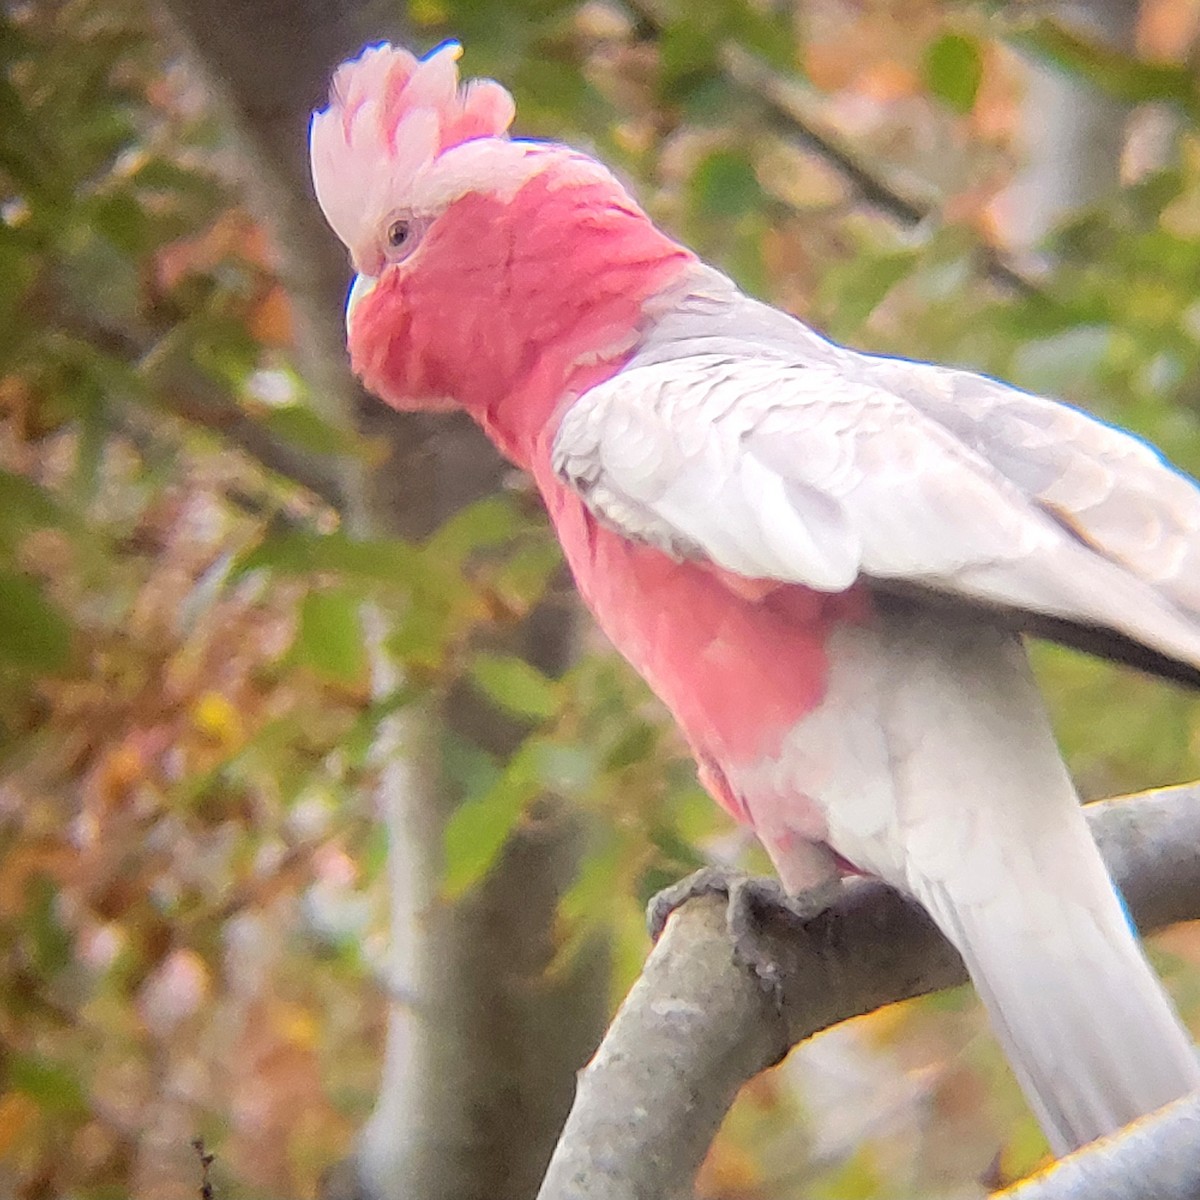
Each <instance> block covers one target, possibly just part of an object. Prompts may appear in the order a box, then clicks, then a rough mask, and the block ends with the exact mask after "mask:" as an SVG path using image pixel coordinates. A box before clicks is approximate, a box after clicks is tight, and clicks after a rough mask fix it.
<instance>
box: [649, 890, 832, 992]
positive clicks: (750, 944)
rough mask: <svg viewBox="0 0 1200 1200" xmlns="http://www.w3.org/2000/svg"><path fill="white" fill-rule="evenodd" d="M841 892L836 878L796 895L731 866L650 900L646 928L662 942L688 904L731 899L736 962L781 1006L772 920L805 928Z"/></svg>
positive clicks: (728, 924)
mask: <svg viewBox="0 0 1200 1200" xmlns="http://www.w3.org/2000/svg"><path fill="white" fill-rule="evenodd" d="M840 888H841V884H840V882H839V881H838V880H836V879H835V880H831V881H830V882H829V883H828V884H822V885H819V886H818V887H815V888H813V889H811V890H810V891H806V892H802V893H801V894H800V895H799V896H791V895H789V894H788V893H787V892H786V891H784V888H783V885H782V884H781V883H780V882H779V880H777V879H770V878H767V877H765V876H761V875H747V874H746V873H745V872H744V871H734V870H731V869H729V868H726V867H701V868H700V870H698V871H695V872H693V873H692V874H691V875H689V876H688V877H687V878H686V879H681V880H680V881H679V882H678V883H676V884H672V885H671V886H670V887H668V888H664V889H663V890H662V891H661V892H659V893H658V894H657V895H656V896H654V897H653V899H651V901H650V903H649V905H648V906H647V908H646V924H647V926H648V927H649V930H650V936H651V938H653V939H654V940H655V941H658V939H659V936H660V935H661V934H662V931H663V928H664V926H665V925H666V923H667V918H668V917H669V916H670V915H671V914H672V913H673V912H674V911H675V909H677V908H679V907H680V906H681V905H683V904H684V903H686V902H687V901H688V900H691V899H692V898H693V897H696V896H709V895H719V896H724V897H726V901H727V903H726V908H725V925H726V928H727V929H728V930H729V940H730V944H731V946H732V949H733V957H734V960H735V961H736V962H738V963H739V964H741V965H742V966H743V967H745V968H746V970H748V971H749V972H750V973H751V974H752V975H753V976H754V977H755V979H757V980H758V981H759V983H760V984H761V985H762V987H763V988H764V990H766V991H767V992H769V993H770V994H771V995H772V996H773V997H774V998H775V1000H776V1002H777V1003H781V1002H782V998H783V994H782V987H783V971H782V968H781V967H780V965H779V962H778V960H777V959H776V957H775V955H774V954H772V953H771V951H770V949H769V947H768V944H767V941H766V938H765V937H764V931H765V927H766V925H767V923H768V920H782V921H783V922H785V923H787V924H791V925H806V924H807V923H808V922H809V921H811V920H812V919H813V918H814V917H816V916H819V915H820V914H821V913H823V912H824V911H825V910H826V909H827V908H828V907H829V906H830V905H831V904H832V903H833V901H834V900H835V899H836V898H837V895H838V892H839V890H840Z"/></svg>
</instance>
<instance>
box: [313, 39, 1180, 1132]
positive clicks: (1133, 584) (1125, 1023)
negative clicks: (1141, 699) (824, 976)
mask: <svg viewBox="0 0 1200 1200" xmlns="http://www.w3.org/2000/svg"><path fill="white" fill-rule="evenodd" d="M459 54H460V50H459V48H458V46H457V45H454V44H448V45H444V46H442V47H441V48H439V49H438V50H436V51H434V52H433V53H431V54H430V55H428V56H427V57H426V58H424V59H422V60H420V61H418V60H417V59H416V58H414V57H413V56H412V55H411V54H409V53H407V52H406V51H404V50H402V49H398V48H393V47H391V46H388V45H379V46H374V47H371V48H369V49H367V50H365V51H364V52H363V54H362V55H361V56H360V57H359V58H357V59H356V60H354V61H353V62H349V63H346V64H345V65H343V66H342V67H341V68H340V69H339V70H338V71H337V73H336V75H335V76H334V79H333V85H332V89H331V92H330V99H329V106H328V107H327V108H326V109H324V110H323V111H321V112H319V113H317V114H316V115H315V116H314V117H313V122H312V131H311V150H312V167H313V177H314V180H315V185H316V193H317V197H318V200H319V202H320V204H321V207H322V208H323V210H324V212H325V215H326V217H327V219H328V220H329V223H330V224H331V225H332V226H333V228H334V230H335V231H336V232H337V234H338V236H339V237H340V238H341V239H342V241H343V242H344V243H345V244H346V246H347V247H348V248H349V251H350V255H351V258H352V260H353V264H354V268H355V270H356V271H357V273H358V275H357V278H356V280H355V282H354V285H353V289H352V291H351V293H350V297H349V301H348V306H347V312H346V323H347V329H348V338H349V348H350V355H351V359H352V363H353V367H354V370H355V371H356V372H357V373H358V375H359V376H360V377H361V378H362V380H363V382H364V383H365V385H366V386H367V387H368V388H370V389H371V390H372V391H374V392H376V393H377V394H378V395H379V396H381V397H382V398H383V399H384V400H385V401H387V402H388V403H389V404H392V405H394V406H396V407H397V408H401V409H447V408H464V409H466V410H467V412H469V413H470V414H471V415H472V416H473V417H474V418H475V419H476V420H477V421H478V422H479V423H480V424H481V425H482V426H483V428H484V429H485V430H486V431H487V433H488V434H489V435H490V436H491V438H492V440H493V441H494V442H495V443H496V445H497V446H498V447H499V448H500V450H501V451H502V452H503V453H504V454H505V455H507V456H508V457H509V458H510V459H511V460H512V461H513V462H515V463H517V464H518V465H519V466H521V467H523V468H524V469H525V470H527V471H528V472H530V473H531V474H532V476H533V478H534V480H535V481H536V483H537V486H538V488H539V490H540V492H541V495H542V497H543V499H544V501H545V505H546V508H547V510H548V512H549V515H550V519H551V521H552V522H553V524H554V528H555V530H556V532H557V534H558V537H559V540H560V541H561V543H562V547H563V551H564V553H565V555H566V558H567V561H568V563H569V564H570V567H571V570H572V571H573V573H574V576H575V581H576V583H577V585H578V589H579V593H580V595H581V596H582V597H583V599H584V601H585V602H586V603H587V605H588V607H589V608H590V609H591V610H592V612H593V613H594V614H595V617H596V619H597V621H598V622H599V624H600V625H601V627H602V628H603V629H604V631H605V632H606V633H607V635H608V636H609V638H610V639H611V640H612V642H613V643H614V645H615V646H616V647H617V648H618V649H619V650H620V652H621V653H622V654H623V655H624V656H625V657H626V658H627V659H628V660H629V661H630V662H631V663H632V664H633V666H634V667H635V668H636V669H637V670H638V671H639V672H640V673H641V674H642V675H643V676H644V677H645V678H646V679H647V680H648V682H649V683H650V685H651V687H652V688H653V689H654V691H655V692H656V693H657V694H658V696H659V697H661V699H662V700H663V701H664V702H665V704H666V705H667V707H668V708H669V709H670V710H671V712H672V713H673V714H674V716H675V718H676V720H677V721H678V723H679V725H680V727H681V729H682V731H683V733H684V734H685V736H686V738H687V740H688V742H689V744H690V746H691V748H692V750H693V752H694V753H695V756H696V760H697V762H698V764H699V768H700V774H701V778H702V780H703V782H704V784H705V786H706V787H707V788H708V789H709V790H710V791H711V792H712V794H713V795H714V796H715V797H716V799H717V800H719V801H720V802H721V803H722V804H723V805H725V807H726V808H728V809H729V810H730V812H732V813H733V814H734V816H736V817H737V818H738V819H739V820H741V821H744V822H747V823H748V824H749V825H751V826H752V827H753V829H754V830H755V832H756V834H757V835H758V837H759V838H760V839H761V841H762V843H763V845H764V846H765V847H766V849H767V851H768V853H769V854H770V856H771V859H772V861H773V862H774V864H775V866H776V868H777V870H778V872H779V875H780V878H781V880H782V881H783V884H784V885H785V887H786V888H787V890H788V891H789V892H790V893H792V894H800V893H805V892H808V891H812V890H815V891H816V892H818V893H820V892H822V891H823V890H824V889H827V888H828V886H829V885H830V884H831V883H834V882H836V881H837V880H838V878H839V876H840V875H841V874H842V873H844V872H845V871H847V870H853V871H855V872H859V873H863V874H869V875H874V876H877V877H879V878H881V879H884V880H886V881H887V882H888V883H890V884H892V885H893V886H895V887H896V888H898V889H900V890H901V891H903V892H905V893H907V894H908V895H910V896H912V897H915V899H916V900H917V901H919V902H920V904H921V905H923V906H924V908H925V909H926V910H927V911H928V912H929V914H930V915H931V916H932V918H933V919H934V921H936V922H937V924H938V926H939V927H940V928H941V929H942V931H943V932H944V933H945V934H946V936H947V937H948V938H949V939H950V940H951V941H952V942H953V943H954V945H955V946H956V947H957V948H958V949H959V951H960V952H961V954H962V956H963V958H964V960H965V961H966V964H967V967H968V969H969V971H970V974H971V977H972V979H973V980H974V983H975V986H976V988H977V989H978V991H979V993H980V995H981V996H982V997H983V1000H984V1002H985V1004H986V1005H987V1008H988V1010H989V1013H990V1016H991V1020H992V1023H993V1025H994V1027H995V1029H996V1032H997V1034H998V1035H999V1037H1000V1039H1001V1041H1002V1042H1003V1044H1004V1047H1005V1049H1006V1051H1007V1053H1008V1056H1009V1059H1010V1061H1011V1063H1012V1065H1013V1068H1014V1070H1015V1072H1016V1074H1017V1077H1018V1079H1019V1081H1020V1083H1021V1085H1022V1087H1023V1088H1024V1090H1025V1093H1026V1095H1027V1097H1028V1099H1029V1102H1030V1104H1031V1105H1032V1106H1033V1108H1034V1110H1035V1111H1036V1114H1037V1116H1038V1118H1039V1120H1040V1122H1041V1124H1042V1126H1043V1128H1044V1129H1045V1131H1046V1134H1047V1136H1048V1138H1049V1140H1050V1142H1051V1144H1052V1145H1053V1147H1054V1148H1055V1150H1056V1151H1059V1152H1064V1151H1067V1150H1069V1149H1071V1148H1073V1147H1076V1146H1078V1145H1081V1144H1082V1143H1085V1142H1087V1141H1089V1140H1091V1139H1093V1138H1095V1137H1097V1136H1099V1135H1101V1134H1104V1133H1107V1132H1110V1131H1112V1130H1114V1129H1116V1128H1118V1127H1120V1126H1121V1125H1124V1124H1125V1123H1127V1122H1128V1121H1130V1120H1132V1119H1133V1118H1135V1117H1137V1116H1139V1115H1140V1114H1143V1113H1145V1112H1147V1111H1149V1110H1151V1109H1153V1108H1156V1107H1157V1106H1159V1105H1161V1104H1163V1103H1165V1102H1167V1101H1170V1100H1172V1099H1175V1098H1176V1097H1178V1096H1180V1095H1182V1094H1184V1093H1186V1092H1189V1091H1191V1090H1193V1089H1196V1088H1200V1067H1198V1065H1197V1057H1196V1053H1195V1050H1194V1048H1193V1046H1192V1044H1191V1042H1190V1039H1189V1037H1188V1035H1187V1033H1186V1032H1185V1030H1184V1029H1183V1027H1182V1025H1181V1024H1180V1022H1179V1019H1178V1017H1177V1016H1176V1014H1175V1013H1174V1011H1173V1009H1172V1007H1171V1004H1170V1002H1169V1000H1168V999H1167V997H1166V995H1165V994H1164V992H1163V990H1162V988H1161V986H1160V984H1159V981H1158V980H1157V978H1156V977H1155V975H1154V974H1153V972H1152V971H1151V969H1150V967H1149V965H1148V964H1147V962H1146V959H1145V958H1144V956H1143V954H1142V951H1141V949H1140V947H1139V944H1138V942H1137V940H1136V938H1135V936H1134V934H1133V933H1132V932H1131V929H1130V925H1129V922H1128V920H1127V917H1126V914H1125V912H1124V910H1123V907H1122V904H1121V901H1120V900H1119V898H1118V896H1117V894H1116V892H1115V891H1114V889H1113V886H1112V884H1111V882H1110V880H1109V878H1108V875H1107V874H1106V872H1105V869H1104V866H1103V864H1102V862H1101V859H1100V857H1099V854H1098V853H1097V850H1096V847H1095V845H1094V843H1093V841H1092V839H1091V837H1090V835H1089V833H1088V830H1087V827H1086V824H1085V822H1084V818H1083V815H1082V812H1081V810H1080V807H1079V802H1078V799H1077V796H1076V793H1075V790H1074V787H1073V786H1072V783H1071V780H1070V778H1069V777H1068V774H1067V771H1066V769H1065V767H1064V765H1063V762H1062V759H1061V757H1060V755H1059V753H1058V750H1057V748H1056V746H1055V742H1054V738H1053V736H1052V733H1051V729H1050V725H1049V722H1048V720H1047V717H1046V713H1045V711H1044V710H1043V707H1042V702H1041V699H1040V697H1039V694H1038V691H1037V688H1036V687H1035V684H1034V681H1033V679H1032V677H1031V675H1030V670H1029V665H1028V663H1027V661H1026V655H1025V651H1024V648H1023V645H1022V640H1021V636H1022V633H1023V632H1031V633H1035V634H1039V635H1044V636H1048V637H1051V638H1055V639H1057V640H1060V641H1063V642H1066V643H1070V644H1074V645H1077V646H1082V647H1084V648H1086V649H1090V650H1093V651H1095V652H1097V653H1101V654H1104V655H1107V656H1109V657H1112V658H1116V659H1119V660H1123V661H1126V662H1132V663H1135V664H1137V665H1139V666H1141V667H1142V668H1144V669H1147V670H1150V671H1152V672H1156V673H1159V674H1161V675H1165V676H1168V677H1172V678H1175V679H1179V680H1183V681H1186V682H1188V683H1191V684H1200V491H1198V490H1197V488H1196V486H1195V485H1194V484H1193V483H1192V482H1191V481H1190V480H1189V479H1187V478H1186V477H1185V476H1183V475H1182V474H1180V473H1178V472H1177V471H1175V470H1173V469H1172V468H1171V467H1170V466H1169V465H1167V464H1166V463H1164V461H1163V460H1162V459H1161V458H1160V456H1159V455H1158V454H1156V453H1155V452H1154V451H1153V450H1152V449H1151V448H1150V447H1148V446H1147V445H1145V444H1144V443H1142V442H1141V441H1139V440H1137V439H1136V438H1134V437H1131V436H1130V435H1128V434H1126V433H1123V432H1121V431H1119V430H1117V429H1113V428H1111V427H1109V426H1107V425H1104V424H1101V423H1100V422H1098V421H1096V420H1094V419H1092V418H1091V417H1089V416H1087V415H1086V414H1085V413H1082V412H1079V411H1077V410H1075V409H1073V408H1068V407H1066V406H1064V405H1061V404H1058V403H1055V402H1053V401H1051V400H1045V399H1042V398H1040V397H1038V396H1033V395H1029V394H1027V393H1025V392H1021V391H1018V390H1015V389H1014V388H1011V387H1007V386H1005V385H1004V384H1002V383H998V382H996V381H994V380H991V379H987V378H984V377H981V376H978V375H974V374H971V373H969V372H966V371H958V370H952V369H948V368H944V367H938V366H933V365H930V364H928V363H921V362H906V361H902V360H898V359H893V358H881V357H874V356H871V355H868V354H862V353H858V352H856V351H854V350H849V349H845V348H843V347H841V346H838V345H835V344H834V343H832V342H829V341H827V340H826V339H825V338H823V337H821V336H820V335H819V334H817V333H815V332H814V331H813V330H811V329H809V328H808V327H807V326H805V325H803V324H802V323H801V322H800V321H798V320H796V319H795V318H793V317H791V316H788V315H786V314H785V313H782V312H779V311H777V310H775V309H773V308H770V307H769V306H767V305H765V304H762V303H759V302H758V301H755V300H752V299H750V298H748V297H747V296H745V295H743V294H742V293H741V292H740V291H739V290H738V289H737V287H735V286H734V284H733V283H732V282H731V281H730V280H729V279H728V278H727V277H726V276H725V275H723V274H721V273H720V272H719V271H717V270H714V269H713V268H712V267H709V266H706V265H705V264H704V263H702V262H700V261H699V260H698V259H697V258H696V256H695V255H694V254H692V253H691V252H690V251H688V250H687V249H685V248H684V247H683V246H681V245H679V244H678V243H677V242H675V241H674V240H673V239H672V238H670V237H669V236H667V235H666V234H665V233H663V232H662V231H661V230H659V229H657V228H656V227H655V226H654V224H653V223H652V222H651V221H650V219H649V218H648V217H647V216H646V214H645V213H644V212H643V211H642V209H641V208H640V207H639V206H638V204H637V203H636V202H635V201H634V200H633V199H632V198H631V197H630V195H629V193H628V192H627V191H626V189H625V188H624V187H623V186H622V185H621V183H619V182H618V180H617V179H616V178H615V177H614V176H613V174H612V173H611V172H610V171H608V170H607V169H606V168H605V167H604V166H602V165H601V164H600V163H598V162H596V161H595V160H593V159H592V158H589V157H587V156H586V155H584V154H581V153H579V152H577V151H575V150H572V149H569V148H568V147H566V146H562V145H557V144H553V143H545V142H538V141H527V140H522V139H518V138H511V137H510V136H509V134H508V127H509V125H510V123H511V121H512V119H513V115H514V106H513V101H512V98H511V97H510V96H509V94H508V92H507V91H505V90H504V88H503V87H501V86H500V85H499V84H498V83H495V82H493V81H491V80H474V81H471V82H468V83H466V84H464V85H462V86H460V85H459V81H458V70H457V66H456V60H457V59H458V57H459Z"/></svg>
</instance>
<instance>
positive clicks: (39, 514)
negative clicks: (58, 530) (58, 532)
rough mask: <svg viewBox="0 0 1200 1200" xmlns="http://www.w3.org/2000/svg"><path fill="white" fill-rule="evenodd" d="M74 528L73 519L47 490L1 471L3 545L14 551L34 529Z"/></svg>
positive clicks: (0, 539) (0, 541)
mask: <svg viewBox="0 0 1200 1200" xmlns="http://www.w3.org/2000/svg"><path fill="white" fill-rule="evenodd" d="M72 524H74V522H73V521H72V518H71V515H70V514H69V513H68V512H66V511H65V510H64V509H63V508H61V507H60V505H59V503H58V501H57V500H56V499H55V498H54V497H53V496H52V495H51V494H50V493H49V492H47V491H46V490H45V488H42V487H39V486H38V485H37V484H36V483H34V482H33V480H32V479H26V478H25V476H24V475H14V474H13V473H12V472H10V471H3V470H0V545H4V546H8V547H11V546H13V545H14V544H15V543H16V542H18V541H19V540H20V539H21V538H22V537H23V536H24V535H25V534H27V533H28V532H29V531H30V530H33V529H43V528H45V527H47V526H66V525H72Z"/></svg>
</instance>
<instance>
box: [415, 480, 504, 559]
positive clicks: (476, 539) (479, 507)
mask: <svg viewBox="0 0 1200 1200" xmlns="http://www.w3.org/2000/svg"><path fill="white" fill-rule="evenodd" d="M525 524H526V522H525V520H524V519H523V518H522V517H521V515H520V514H519V513H518V512H517V510H516V507H515V506H514V505H513V503H512V501H511V500H509V499H508V498H506V497H504V496H488V497H487V498H486V499H483V500H479V501H476V503H474V504H470V505H468V506H467V507H466V508H464V509H462V510H461V511H460V512H457V513H455V514H454V516H452V517H451V518H450V519H449V520H448V521H446V523H445V524H444V525H442V527H441V528H440V529H439V530H438V531H437V533H435V534H434V535H433V537H431V538H430V539H429V541H428V542H427V543H426V546H425V554H426V555H427V556H428V557H429V558H430V559H432V560H434V561H435V562H438V563H440V564H443V565H449V564H458V563H461V562H462V560H463V559H465V558H466V557H467V556H468V555H469V554H471V553H472V552H474V551H476V550H487V549H491V548H493V547H496V546H503V545H504V544H505V543H507V542H509V541H511V540H512V539H513V538H514V537H515V536H516V535H517V534H518V533H519V532H520V531H521V530H522V529H523V528H524V527H525Z"/></svg>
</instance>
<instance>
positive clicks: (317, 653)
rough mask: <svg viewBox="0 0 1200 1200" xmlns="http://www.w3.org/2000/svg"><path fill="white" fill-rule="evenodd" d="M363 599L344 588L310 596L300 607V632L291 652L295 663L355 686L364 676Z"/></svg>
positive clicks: (365, 665) (365, 667)
mask: <svg viewBox="0 0 1200 1200" xmlns="http://www.w3.org/2000/svg"><path fill="white" fill-rule="evenodd" d="M361 606H362V597H361V596H360V595H358V593H357V592H353V591H351V590H349V589H343V588H329V589H326V590H323V591H317V592H309V593H308V595H307V596H305V597H304V600H303V601H302V603H301V605H300V628H299V631H298V632H297V634H296V641H295V644H294V645H293V647H292V652H293V654H294V656H295V658H296V661H297V662H301V663H304V664H305V665H306V666H309V667H312V669H313V670H314V671H316V672H317V673H318V674H320V675H324V676H326V677H327V678H328V679H332V680H334V681H336V682H338V683H357V682H358V681H359V680H360V679H362V677H363V676H364V675H365V673H366V669H367V650H366V645H365V643H364V640H363V628H362V615H361V612H360V608H361Z"/></svg>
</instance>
